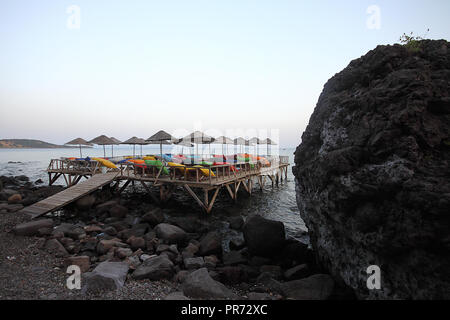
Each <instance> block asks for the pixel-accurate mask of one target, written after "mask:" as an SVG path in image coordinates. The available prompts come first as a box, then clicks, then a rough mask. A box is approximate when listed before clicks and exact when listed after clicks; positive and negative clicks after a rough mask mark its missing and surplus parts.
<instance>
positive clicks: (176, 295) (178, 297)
mask: <svg viewBox="0 0 450 320" xmlns="http://www.w3.org/2000/svg"><path fill="white" fill-rule="evenodd" d="M164 300H190V299H189V298H188V297H186V296H185V295H184V294H183V292H172V293H169V294H168V295H167V296H166V297H165V298H164Z"/></svg>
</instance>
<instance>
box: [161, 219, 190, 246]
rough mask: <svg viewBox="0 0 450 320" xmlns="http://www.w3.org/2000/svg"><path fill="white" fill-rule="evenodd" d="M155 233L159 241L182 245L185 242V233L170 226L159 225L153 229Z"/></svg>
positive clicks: (166, 224) (165, 224)
mask: <svg viewBox="0 0 450 320" xmlns="http://www.w3.org/2000/svg"><path fill="white" fill-rule="evenodd" d="M155 232H156V235H157V236H158V238H159V239H162V240H165V241H166V242H168V243H171V244H172V243H176V244H184V243H185V242H186V240H187V234H186V232H185V231H184V230H183V229H181V228H179V227H177V226H174V225H172V224H168V223H160V224H158V225H157V226H156V227H155Z"/></svg>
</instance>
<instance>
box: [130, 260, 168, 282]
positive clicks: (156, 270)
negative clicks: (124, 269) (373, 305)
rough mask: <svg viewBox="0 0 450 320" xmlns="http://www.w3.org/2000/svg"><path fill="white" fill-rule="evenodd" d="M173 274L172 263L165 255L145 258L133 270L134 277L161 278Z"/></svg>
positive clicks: (166, 277)
mask: <svg viewBox="0 0 450 320" xmlns="http://www.w3.org/2000/svg"><path fill="white" fill-rule="evenodd" d="M173 275H174V265H173V263H172V261H170V259H169V258H168V257H167V256H166V255H160V256H153V257H150V258H149V259H146V260H145V261H144V262H143V263H142V264H141V265H140V266H139V267H138V268H137V269H136V270H135V271H134V272H133V278H134V279H150V280H161V279H170V278H172V276H173Z"/></svg>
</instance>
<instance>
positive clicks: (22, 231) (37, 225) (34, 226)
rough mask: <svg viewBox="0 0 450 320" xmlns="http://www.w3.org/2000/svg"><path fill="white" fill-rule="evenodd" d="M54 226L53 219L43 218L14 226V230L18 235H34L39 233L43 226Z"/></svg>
mask: <svg viewBox="0 0 450 320" xmlns="http://www.w3.org/2000/svg"><path fill="white" fill-rule="evenodd" d="M52 227H53V220H52V219H41V220H34V221H29V222H25V223H21V224H18V225H17V226H15V227H14V229H13V232H14V233H15V234H16V235H18V236H33V235H36V234H38V230H39V229H41V228H52Z"/></svg>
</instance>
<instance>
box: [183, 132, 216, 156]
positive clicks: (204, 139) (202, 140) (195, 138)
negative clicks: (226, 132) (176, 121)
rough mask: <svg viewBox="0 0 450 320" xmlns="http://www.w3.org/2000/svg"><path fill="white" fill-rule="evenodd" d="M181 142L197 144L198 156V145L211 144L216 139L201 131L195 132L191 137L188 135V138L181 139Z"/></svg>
mask: <svg viewBox="0 0 450 320" xmlns="http://www.w3.org/2000/svg"><path fill="white" fill-rule="evenodd" d="M181 140H183V141H190V142H191V143H195V144H196V145H197V155H198V145H199V144H211V143H213V142H214V140H215V139H214V138H213V137H211V136H208V135H207V134H205V133H203V132H201V131H194V132H192V133H191V134H190V135H187V136H186V137H184V138H181Z"/></svg>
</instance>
